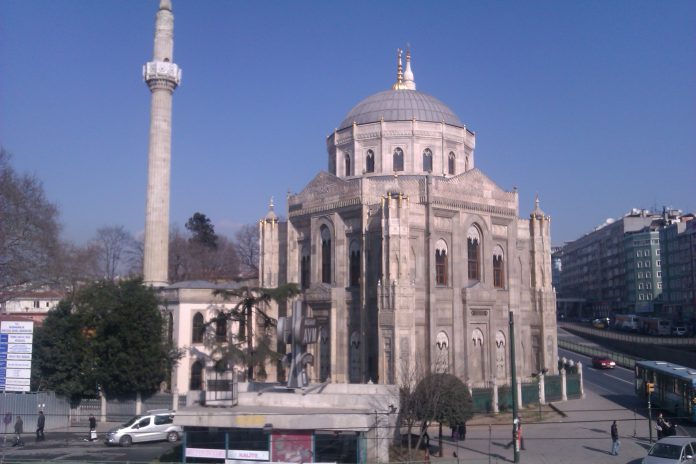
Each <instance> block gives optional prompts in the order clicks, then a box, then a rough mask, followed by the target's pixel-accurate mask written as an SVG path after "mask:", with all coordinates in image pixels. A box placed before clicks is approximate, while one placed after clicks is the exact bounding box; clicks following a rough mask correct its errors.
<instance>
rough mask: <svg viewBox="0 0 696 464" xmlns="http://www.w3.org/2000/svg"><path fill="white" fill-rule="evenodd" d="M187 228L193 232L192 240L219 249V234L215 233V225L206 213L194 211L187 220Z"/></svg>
mask: <svg viewBox="0 0 696 464" xmlns="http://www.w3.org/2000/svg"><path fill="white" fill-rule="evenodd" d="M186 229H187V230H188V231H189V232H191V234H193V235H192V237H191V238H190V239H189V241H190V242H193V243H197V244H199V245H202V246H204V247H205V248H210V249H213V250H217V247H218V244H217V241H218V236H217V235H216V234H215V226H213V224H212V223H211V222H210V219H209V218H208V217H207V216H206V215H205V214H202V213H194V214H193V216H191V217H190V218H189V220H188V221H187V222H186Z"/></svg>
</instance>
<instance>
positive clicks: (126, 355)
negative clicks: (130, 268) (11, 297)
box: [32, 279, 176, 396]
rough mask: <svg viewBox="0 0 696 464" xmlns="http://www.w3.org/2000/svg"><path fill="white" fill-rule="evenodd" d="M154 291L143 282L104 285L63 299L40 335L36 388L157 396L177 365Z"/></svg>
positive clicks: (37, 337)
mask: <svg viewBox="0 0 696 464" xmlns="http://www.w3.org/2000/svg"><path fill="white" fill-rule="evenodd" d="M164 334H165V331H164V320H163V318H162V314H161V313H160V311H159V309H158V304H157V299H156V296H155V294H154V291H153V290H152V289H151V288H149V287H145V286H143V285H142V281H141V280H140V279H134V280H127V281H122V282H119V283H114V282H111V281H101V282H98V283H95V284H92V285H89V286H87V287H85V288H83V289H82V290H80V291H79V292H77V294H76V295H75V297H74V298H70V299H67V300H64V301H62V302H61V303H60V305H59V306H58V309H57V310H56V311H54V312H51V313H49V316H48V317H47V319H46V321H45V323H44V324H43V326H42V327H41V328H39V329H38V330H37V333H36V350H35V351H36V352H35V359H36V362H35V363H34V368H33V372H32V374H33V381H34V385H35V387H36V388H42V389H51V390H55V391H57V392H60V393H64V394H67V395H71V396H76V395H92V394H95V393H96V391H97V388H98V387H99V388H101V389H102V390H103V391H105V392H107V393H109V394H112V395H119V394H123V393H132V392H137V391H140V392H152V391H155V390H157V389H158V388H159V385H160V383H161V382H162V381H163V380H165V379H166V378H167V375H168V368H169V367H170V366H172V364H173V362H175V361H176V356H174V355H173V354H172V351H171V347H170V345H169V342H168V341H167V340H166V339H165V336H164Z"/></svg>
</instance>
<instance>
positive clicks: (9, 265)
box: [0, 148, 60, 290]
mask: <svg viewBox="0 0 696 464" xmlns="http://www.w3.org/2000/svg"><path fill="white" fill-rule="evenodd" d="M59 232H60V227H59V225H58V209H57V208H56V206H55V205H54V204H53V203H51V202H49V201H48V200H47V199H46V195H45V193H44V190H43V185H42V184H41V182H40V181H39V180H38V179H37V178H36V177H34V176H30V175H26V174H18V173H16V172H15V170H14V169H13V168H12V166H11V165H10V155H9V153H7V151H5V149H4V148H0V290H7V289H9V288H12V287H15V286H18V285H25V284H42V283H45V282H48V281H50V280H52V278H53V277H54V275H53V271H54V270H55V263H56V261H57V258H58V250H59V244H58V235H59Z"/></svg>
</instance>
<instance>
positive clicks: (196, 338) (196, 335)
mask: <svg viewBox="0 0 696 464" xmlns="http://www.w3.org/2000/svg"><path fill="white" fill-rule="evenodd" d="M204 334H205V323H204V322H203V315H202V314H201V313H196V315H195V316H193V330H192V331H191V342H192V343H203V335H204Z"/></svg>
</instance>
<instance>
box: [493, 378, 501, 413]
mask: <svg viewBox="0 0 696 464" xmlns="http://www.w3.org/2000/svg"><path fill="white" fill-rule="evenodd" d="M491 390H492V395H491V397H492V400H491V401H492V403H493V404H492V405H491V408H492V409H493V413H494V414H498V413H499V412H500V408H499V407H498V382H496V380H495V379H493V380H491Z"/></svg>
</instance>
